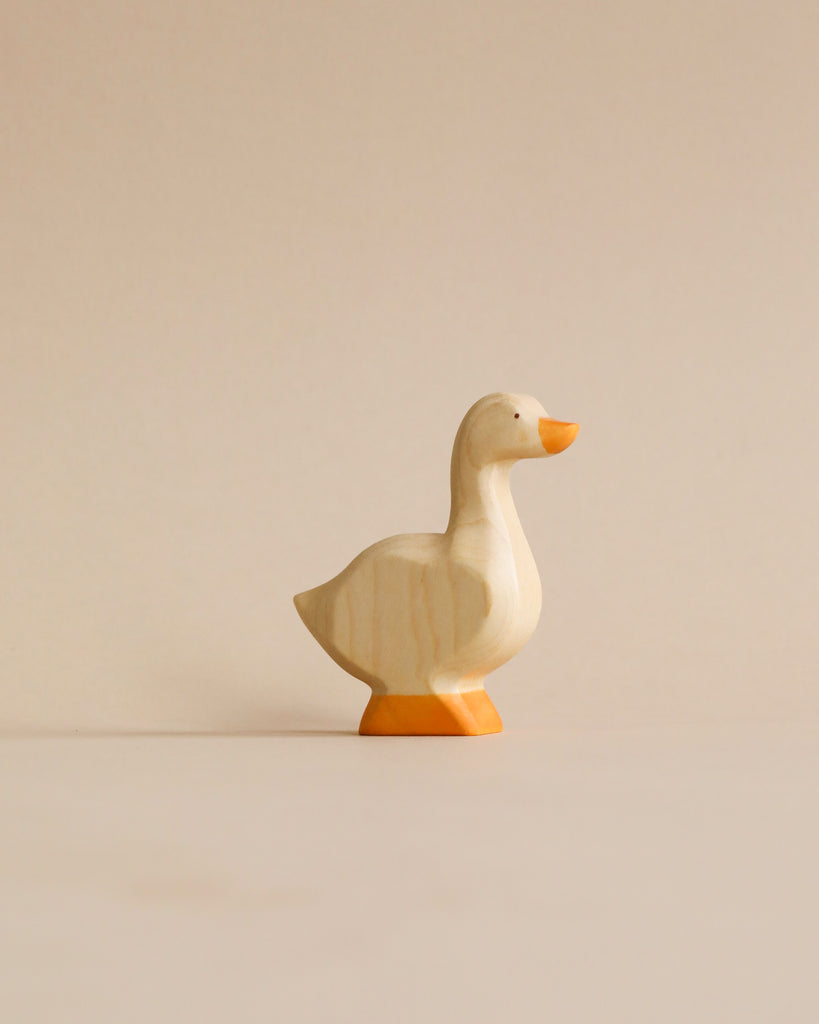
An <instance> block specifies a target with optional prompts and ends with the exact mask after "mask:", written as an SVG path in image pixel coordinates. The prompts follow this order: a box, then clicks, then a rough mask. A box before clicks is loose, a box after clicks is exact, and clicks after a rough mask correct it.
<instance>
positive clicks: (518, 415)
mask: <svg viewBox="0 0 819 1024" xmlns="http://www.w3.org/2000/svg"><path fill="white" fill-rule="evenodd" d="M515 419H516V420H519V419H520V413H519V412H516V413H515Z"/></svg>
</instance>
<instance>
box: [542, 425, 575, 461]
mask: <svg viewBox="0 0 819 1024" xmlns="http://www.w3.org/2000/svg"><path fill="white" fill-rule="evenodd" d="M537 429H538V433H539V434H540V440H541V442H542V443H543V447H544V448H545V449H546V451H547V452H548V453H549V454H550V455H557V453H558V452H562V451H563V450H564V449H566V448H568V447H569V445H570V444H571V443H572V441H574V439H575V438H576V437H577V432H578V430H580V427H579V426H578V425H577V424H576V423H562V422H561V421H560V420H552V419H545V418H542V419H539V420H538V423H537Z"/></svg>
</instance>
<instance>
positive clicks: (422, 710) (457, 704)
mask: <svg viewBox="0 0 819 1024" xmlns="http://www.w3.org/2000/svg"><path fill="white" fill-rule="evenodd" d="M502 729H503V722H501V720H500V715H499V714H498V713H497V711H496V710H495V705H494V704H493V703H492V701H491V700H490V699H489V694H488V693H487V692H486V690H470V691H469V692H468V693H441V694H429V695H421V696H406V697H405V696H393V695H388V696H381V697H379V696H376V695H375V694H373V696H372V697H370V703H369V704H368V705H367V707H366V709H365V711H364V717H363V718H362V719H361V725H360V726H359V727H358V731H359V732H360V733H361V735H362V736H484V735H485V734H486V733H490V732H501V731H502Z"/></svg>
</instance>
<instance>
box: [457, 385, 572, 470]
mask: <svg viewBox="0 0 819 1024" xmlns="http://www.w3.org/2000/svg"><path fill="white" fill-rule="evenodd" d="M579 429H580V427H579V426H578V425H577V424H576V423H565V422H563V421H562V420H556V419H553V418H552V417H551V416H549V414H548V413H547V412H546V410H545V409H544V408H543V406H542V405H541V404H540V402H538V400H537V399H536V398H532V397H531V396H530V395H512V394H506V393H498V394H494V395H487V396H486V397H485V398H481V399H480V400H479V401H477V402H476V403H475V404H474V405H473V406H472V408H471V409H470V410H469V412H468V413H467V414H466V416H465V417H464V420H463V423H462V424H461V429H460V431H459V432H458V433H459V435H460V441H461V443H462V444H463V445H465V446H466V450H467V457H468V458H469V461H470V462H472V464H473V465H476V466H480V465H487V464H488V463H491V462H514V461H516V460H518V459H538V458H541V459H542V458H546V457H548V456H549V455H557V454H558V452H562V451H564V450H565V449H566V448H568V447H569V445H570V444H571V443H572V441H574V439H575V438H576V437H577V432H578V430H579ZM456 443H457V442H456Z"/></svg>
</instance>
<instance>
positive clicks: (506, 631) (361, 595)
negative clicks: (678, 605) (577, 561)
mask: <svg viewBox="0 0 819 1024" xmlns="http://www.w3.org/2000/svg"><path fill="white" fill-rule="evenodd" d="M576 434H577V426H576V425H575V424H567V423H562V422H559V421H556V420H553V419H551V418H550V417H548V416H547V414H546V412H545V410H544V409H543V407H542V406H541V405H540V403H539V402H537V401H536V400H535V399H533V398H530V397H529V396H526V395H512V394H494V395H488V396H487V397H485V398H482V399H481V400H480V401H478V402H476V403H475V405H473V406H472V408H471V409H470V410H469V412H467V414H466V416H465V417H464V420H463V422H462V423H461V426H460V428H459V430H458V434H457V436H456V439H455V444H454V447H453V452H452V466H451V488H452V507H451V512H450V518H449V524H448V526H447V529H446V532H445V533H442V534H440V533H425V534H401V535H399V536H395V537H388V538H387V539H386V540H382V541H379V542H378V543H376V544H373V545H372V546H371V547H369V548H367V549H366V550H365V551H363V552H362V553H361V554H360V555H358V557H357V558H355V559H353V561H352V562H351V563H350V564H349V565H348V566H347V568H346V569H343V570H342V571H341V572H340V573H339V574H338V575H337V576H335V577H334V578H333V579H331V580H329V581H328V582H327V583H324V584H322V585H321V586H319V587H315V588H314V589H313V590H307V591H305V592H304V593H301V594H297V595H296V597H295V598H294V601H295V604H296V608H297V609H298V612H299V615H300V616H301V618H302V620H303V621H304V623H305V625H306V626H307V628H308V629H309V630H310V632H311V633H312V634H313V636H314V637H315V638H316V639H317V640H318V642H319V643H320V644H321V645H322V647H323V648H324V649H325V650H326V651H327V653H328V654H329V655H330V656H331V657H332V658H333V659H334V660H335V661H336V662H337V663H338V664H339V665H340V666H341V667H342V668H343V669H345V670H346V671H347V672H349V673H351V674H352V675H354V676H356V677H357V678H358V679H361V680H363V682H365V683H367V684H368V685H369V686H370V688H371V689H372V698H371V700H370V703H369V705H368V707H367V710H366V712H365V714H364V718H363V719H362V723H361V732H373V733H381V734H384V733H455V734H477V733H483V732H497V731H500V729H501V728H502V726H501V722H500V718H499V717H498V715H497V712H496V711H495V709H494V707H493V705H492V703H491V701H490V700H489V698H488V696H487V695H486V692H485V690H484V688H483V684H484V679H485V677H486V675H487V674H488V673H489V672H491V671H493V670H494V669H496V668H498V667H499V666H500V665H502V664H503V663H504V662H506V661H508V660H509V659H510V658H511V657H513V655H515V654H516V653H517V652H518V651H519V650H520V649H521V647H522V646H523V645H524V644H525V643H526V641H527V640H528V639H529V637H530V636H531V635H532V633H533V632H534V629H535V627H536V625H537V622H538V618H539V616H540V608H541V588H540V578H539V576H538V571H537V566H536V565H535V561H534V558H533V556H532V552H531V550H530V548H529V545H528V543H527V541H526V537H525V535H524V533H523V529H522V527H521V525H520V521H519V519H518V515H517V512H516V510H515V506H514V502H513V500H512V494H511V490H510V486H509V474H510V471H511V468H512V466H513V465H514V463H515V462H516V461H517V460H518V459H520V458H533V457H543V456H546V455H551V454H556V452H558V451H562V450H563V449H564V448H565V447H567V446H568V445H569V444H571V442H572V441H573V440H574V437H575V436H576Z"/></svg>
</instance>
